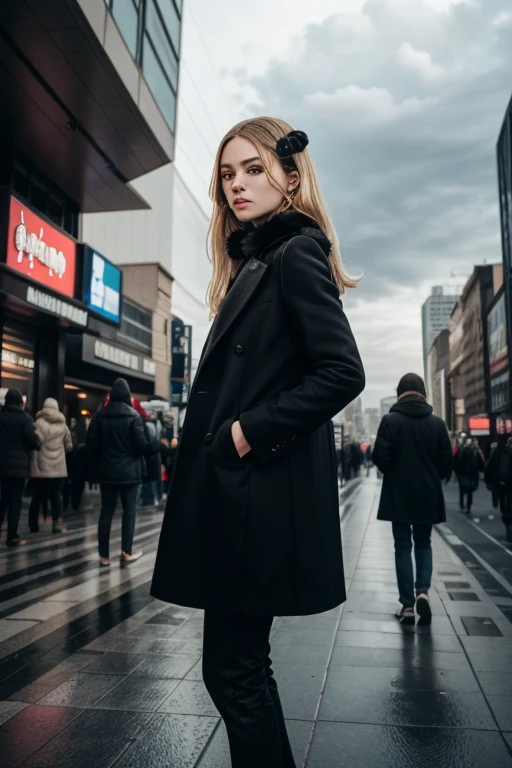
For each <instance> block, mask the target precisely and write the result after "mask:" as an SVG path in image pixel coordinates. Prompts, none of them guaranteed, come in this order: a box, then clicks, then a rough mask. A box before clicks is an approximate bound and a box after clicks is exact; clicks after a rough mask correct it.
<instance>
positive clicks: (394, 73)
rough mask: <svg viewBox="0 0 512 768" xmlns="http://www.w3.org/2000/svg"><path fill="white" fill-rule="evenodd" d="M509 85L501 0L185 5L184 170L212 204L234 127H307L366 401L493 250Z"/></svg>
mask: <svg viewBox="0 0 512 768" xmlns="http://www.w3.org/2000/svg"><path fill="white" fill-rule="evenodd" d="M511 95H512V6H511V2H510V0H468V1H465V0H464V1H462V2H457V1H453V2H450V0H414V1H411V0H368V2H364V1H363V0H315V2H311V1H310V0H295V2H293V3H292V2H290V0H257V2H253V3H252V4H250V5H248V4H247V3H239V2H234V0H216V2H215V3H212V2H211V0H185V2H184V30H183V44H182V72H181V100H180V112H179V133H178V154H177V166H178V167H179V169H180V171H181V172H182V174H183V175H184V176H185V178H186V180H187V183H188V184H189V185H190V187H191V188H192V190H193V191H194V194H195V195H196V196H197V198H198V200H199V201H200V202H201V204H202V205H204V207H205V208H207V206H208V197H207V188H208V181H209V176H210V173H211V168H212V163H213V153H214V152H215V151H216V148H217V146H218V142H219V140H220V138H221V137H222V135H223V134H224V133H225V132H226V131H227V130H228V129H229V128H230V127H231V126H232V125H233V124H234V123H235V122H236V121H238V120H239V119H243V118H245V117H249V116H251V115H257V114H267V115H273V116H277V117H281V118H284V119H285V120H288V121H289V122H291V123H292V124H293V125H294V126H295V127H297V128H300V129H302V130H305V131H306V132H307V133H308V134H309V136H310V142H311V143H310V151H311V154H312V156H313V159H314V161H315V163H316V165H317V168H318V171H319V175H320V179H321V182H322V185H323V189H324V193H325V196H326V198H327V201H328V204H329V207H330V209H331V213H332V215H333V218H334V221H335V224H336V227H337V230H338V234H339V237H340V242H341V246H342V254H343V256H344V260H345V264H346V266H347V268H348V270H349V271H350V272H352V273H353V274H359V273H362V272H363V273H364V277H363V280H362V281H361V283H360V286H359V287H358V288H357V289H356V290H354V291H349V292H348V294H346V297H345V301H344V303H345V308H346V311H347V314H348V317H349V320H350V321H351V324H352V326H353V329H354V333H355V335H356V338H357V341H358V343H359V346H360V349H361V354H362V357H363V362H364V365H365V369H366V372H367V388H366V391H365V393H364V395H363V405H364V407H368V406H375V405H377V404H378V401H379V400H380V398H381V397H385V396H387V395H389V394H392V393H393V390H394V389H395V387H396V383H397V380H398V378H399V377H400V376H401V375H402V374H403V373H405V372H407V371H409V370H414V371H417V372H419V373H422V355H421V321H420V308H421V303H422V302H423V300H424V299H425V298H426V297H427V296H428V294H429V293H430V287H431V286H432V285H437V284H440V285H441V284H450V285H452V286H453V285H456V284H459V285H460V284H461V283H464V282H465V277H463V276H467V275H469V274H470V272H471V271H472V268H473V265H474V264H481V263H483V261H484V260H487V262H488V263H490V262H497V261H500V260H501V245H500V234H499V215H498V204H497V188H496V160H495V147H496V140H497V137H498V134H499V131H500V127H501V124H502V120H503V117H504V113H505V110H506V106H507V103H508V101H509V99H510V96H511ZM207 268H208V265H207V262H205V269H207ZM452 273H454V275H457V276H456V277H455V276H452ZM461 276H462V277H461Z"/></svg>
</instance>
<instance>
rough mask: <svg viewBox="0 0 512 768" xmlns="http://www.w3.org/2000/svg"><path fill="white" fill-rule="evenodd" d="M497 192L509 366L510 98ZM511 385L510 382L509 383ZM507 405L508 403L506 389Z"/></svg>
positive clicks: (511, 238) (511, 296)
mask: <svg viewBox="0 0 512 768" xmlns="http://www.w3.org/2000/svg"><path fill="white" fill-rule="evenodd" d="M497 154H498V158H497V159H498V191H499V201H500V221H501V245H502V251H503V283H504V286H505V308H506V320H507V339H506V341H507V349H508V356H509V364H508V367H509V368H510V350H511V349H512V346H511V341H512V314H511V313H512V100H511V102H510V104H509V106H508V109H507V112H506V115H505V119H504V121H503V126H502V128H501V133H500V136H499V139H498V148H497ZM511 384H512V382H511ZM511 384H509V397H508V402H507V403H505V404H504V405H505V406H506V407H507V408H508V407H509V404H510V403H512V392H511V391H510V386H511Z"/></svg>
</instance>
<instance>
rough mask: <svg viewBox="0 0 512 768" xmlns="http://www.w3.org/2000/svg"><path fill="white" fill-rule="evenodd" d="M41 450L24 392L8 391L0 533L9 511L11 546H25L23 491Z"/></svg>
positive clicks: (0, 426) (1, 421)
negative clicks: (21, 527)
mask: <svg viewBox="0 0 512 768" xmlns="http://www.w3.org/2000/svg"><path fill="white" fill-rule="evenodd" d="M40 447H41V443H40V440H39V438H38V436H37V434H36V431H35V428H34V422H33V421H32V418H31V417H30V416H29V414H28V413H26V411H24V409H23V399H22V395H21V392H19V391H18V390H17V389H8V390H7V392H6V393H5V400H4V405H3V406H2V408H1V410H0V457H1V458H0V531H1V529H2V526H3V522H4V517H5V513H6V512H7V540H6V544H7V546H8V547H17V546H19V545H20V544H25V541H24V539H20V537H19V535H18V524H19V520H20V514H21V504H22V499H23V488H24V486H25V481H26V479H27V477H28V476H29V473H30V456H31V451H38V450H39V449H40Z"/></svg>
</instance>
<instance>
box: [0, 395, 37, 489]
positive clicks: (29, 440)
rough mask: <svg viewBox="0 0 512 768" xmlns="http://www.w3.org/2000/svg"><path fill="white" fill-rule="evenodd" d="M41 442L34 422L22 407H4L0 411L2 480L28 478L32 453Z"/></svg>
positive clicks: (0, 469)
mask: <svg viewBox="0 0 512 768" xmlns="http://www.w3.org/2000/svg"><path fill="white" fill-rule="evenodd" d="M40 448H41V442H40V440H39V438H38V436H37V435H36V432H35V429H34V422H33V421H32V418H31V417H30V416H29V415H28V413H27V412H26V411H24V410H23V406H21V405H4V406H3V407H2V409H1V410H0V478H10V477H19V478H23V477H28V476H29V474H30V459H31V451H38V450H39V449H40Z"/></svg>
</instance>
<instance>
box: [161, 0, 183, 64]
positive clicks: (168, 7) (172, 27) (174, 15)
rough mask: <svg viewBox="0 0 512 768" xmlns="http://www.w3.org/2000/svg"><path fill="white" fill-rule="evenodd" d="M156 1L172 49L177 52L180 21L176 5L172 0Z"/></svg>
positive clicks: (178, 48)
mask: <svg viewBox="0 0 512 768" xmlns="http://www.w3.org/2000/svg"><path fill="white" fill-rule="evenodd" d="M157 2H158V7H159V8H160V13H161V14H162V17H163V20H164V23H165V26H166V27H167V32H168V33H169V37H170V38H171V43H172V44H173V46H174V50H175V51H176V53H179V51H180V27H181V21H180V17H179V16H178V12H177V10H176V6H175V4H174V2H173V0H157Z"/></svg>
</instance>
